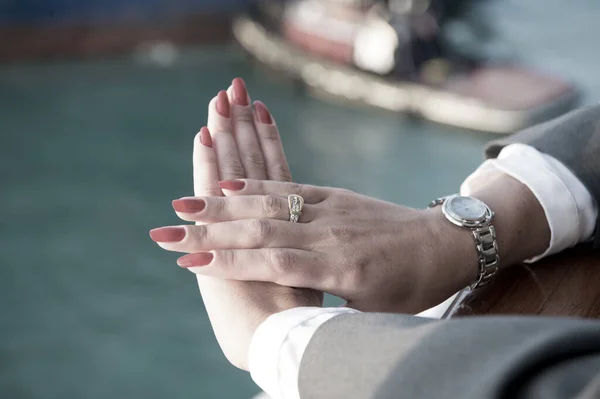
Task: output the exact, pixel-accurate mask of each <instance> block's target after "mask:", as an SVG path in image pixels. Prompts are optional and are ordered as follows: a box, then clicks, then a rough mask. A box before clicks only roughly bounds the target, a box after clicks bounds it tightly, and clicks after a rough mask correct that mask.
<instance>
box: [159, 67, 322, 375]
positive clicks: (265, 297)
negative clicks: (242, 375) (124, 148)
mask: <svg viewBox="0 0 600 399" xmlns="http://www.w3.org/2000/svg"><path fill="white" fill-rule="evenodd" d="M208 127H209V128H208V129H207V128H205V127H204V128H202V129H201V131H200V133H198V135H196V138H195V139H194V154H193V167H194V192H195V195H197V196H205V197H204V198H206V199H207V200H209V199H215V198H218V197H215V196H220V195H222V193H221V189H220V188H219V185H218V182H219V180H222V179H238V178H244V177H249V178H255V179H274V180H286V181H289V180H291V175H290V172H289V168H288V165H287V161H286V159H285V155H284V153H283V149H282V147H281V141H280V138H279V132H278V130H277V126H276V125H275V124H274V123H273V120H272V118H271V116H270V114H269V111H268V110H267V109H266V107H265V106H264V105H263V104H262V103H260V102H256V103H255V104H254V112H253V109H252V106H251V105H250V98H249V96H248V93H247V91H246V88H245V85H244V82H243V81H242V80H241V79H239V78H238V79H234V81H233V84H232V86H230V87H229V90H228V91H227V93H226V92H225V91H221V92H220V93H219V94H218V96H217V97H215V98H213V99H212V101H211V102H210V104H209V110H208ZM185 204H186V202H185V201H180V202H179V205H177V203H175V204H174V206H175V207H176V208H177V207H178V206H185ZM197 222H198V223H205V222H206V221H201V220H198V221H197ZM185 228H186V229H187V228H196V227H194V226H186V227H185ZM197 228H198V229H202V228H203V226H197ZM178 231H179V232H181V231H183V230H177V229H175V230H173V229H169V228H167V229H155V230H153V231H151V233H150V235H151V237H152V239H153V240H155V241H157V242H159V244H160V245H161V246H163V247H168V246H170V245H172V243H170V242H169V241H173V240H174V239H175V238H176V237H177V234H178ZM239 266H240V267H245V268H249V269H254V268H257V269H259V268H261V267H262V265H260V264H256V263H252V262H244V263H240V264H239ZM198 285H199V287H200V291H201V293H202V298H203V300H204V304H205V307H206V310H207V313H208V315H209V317H210V320H211V324H212V326H213V330H214V332H215V335H216V337H217V340H218V341H219V344H220V346H221V348H222V350H223V352H224V354H225V356H226V357H227V358H228V359H229V361H230V362H231V363H232V364H233V365H235V366H237V367H239V368H242V369H247V368H248V365H247V362H248V359H247V358H248V348H249V345H250V341H251V339H252V336H253V334H254V331H255V330H256V328H257V327H258V325H260V323H261V322H262V321H264V320H265V319H266V318H267V317H268V316H270V315H271V314H273V313H277V312H280V311H283V310H286V309H290V308H293V307H298V306H321V304H322V298H323V296H322V293H318V292H316V291H313V290H306V289H294V288H290V287H284V286H280V285H276V284H271V283H263V282H242V281H227V280H221V279H215V278H212V277H205V276H201V275H198Z"/></svg>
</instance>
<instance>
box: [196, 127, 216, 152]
mask: <svg viewBox="0 0 600 399" xmlns="http://www.w3.org/2000/svg"><path fill="white" fill-rule="evenodd" d="M198 136H199V137H198V139H199V140H200V143H202V144H203V145H204V146H205V147H208V148H212V146H213V142H212V137H211V136H210V131H209V130H208V128H207V127H206V126H202V128H201V129H200V133H199V134H198Z"/></svg>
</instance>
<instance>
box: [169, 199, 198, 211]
mask: <svg viewBox="0 0 600 399" xmlns="http://www.w3.org/2000/svg"><path fill="white" fill-rule="evenodd" d="M172 204H173V209H175V211H177V212H183V213H196V212H200V211H202V210H204V208H205V207H206V202H205V201H204V200H201V199H198V198H181V199H176V200H173V202H172Z"/></svg>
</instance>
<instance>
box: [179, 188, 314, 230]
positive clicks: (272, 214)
mask: <svg viewBox="0 0 600 399" xmlns="http://www.w3.org/2000/svg"><path fill="white" fill-rule="evenodd" d="M173 209H175V212H177V216H179V217H180V218H181V219H183V220H186V221H189V222H203V224H205V223H218V222H228V221H233V220H240V219H276V220H285V221H289V220H290V211H289V204H288V199H287V198H285V197H279V196H275V195H241V196H237V197H203V198H197V197H185V198H180V199H177V200H174V201H173ZM316 212H317V209H316V208H315V205H311V204H306V205H304V207H303V208H302V214H301V215H300V220H299V222H300V223H309V222H311V221H312V220H313V219H314V216H315V214H316Z"/></svg>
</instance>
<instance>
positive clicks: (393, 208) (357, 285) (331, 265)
mask: <svg viewBox="0 0 600 399" xmlns="http://www.w3.org/2000/svg"><path fill="white" fill-rule="evenodd" d="M220 187H221V188H222V189H223V192H224V193H225V195H226V197H220V198H219V197H200V198H195V199H192V198H189V199H188V200H190V201H196V202H197V203H198V204H202V206H203V210H202V211H200V212H195V213H187V212H178V215H179V216H180V217H181V218H182V219H184V220H189V221H197V222H198V221H199V222H203V223H211V224H205V225H202V226H191V225H186V226H183V227H184V229H185V236H184V237H182V239H181V240H179V241H177V242H170V243H164V244H161V246H162V247H163V248H165V249H168V250H172V251H179V252H188V253H191V254H190V255H186V256H183V257H182V258H180V259H179V260H178V264H179V265H180V266H182V267H186V268H188V269H189V270H191V271H193V272H194V273H197V274H200V275H205V276H213V277H219V278H223V279H234V280H248V281H269V282H274V283H277V284H281V285H285V286H291V287H305V288H313V289H315V290H319V291H325V292H328V293H331V294H334V295H337V296H340V297H342V298H344V299H346V300H347V301H348V306H351V307H354V308H357V309H360V310H364V311H388V312H417V311H420V310H424V309H426V308H428V307H430V306H433V305H435V304H437V303H439V302H441V301H442V300H444V299H446V298H447V297H448V296H450V295H452V294H453V293H454V292H456V291H458V290H459V289H461V288H464V287H465V286H467V285H468V284H469V283H470V282H471V281H473V280H474V279H475V277H476V276H477V259H476V257H475V254H474V251H473V243H472V238H471V237H470V235H469V234H468V232H465V231H463V230H462V229H458V228H455V227H454V226H452V225H451V224H450V223H448V222H447V221H446V220H444V219H443V215H442V214H441V212H440V210H439V208H438V209H428V210H419V209H412V208H408V207H404V206H400V205H396V204H392V203H389V202H384V201H380V200H377V199H374V198H370V197H366V196H363V195H359V194H356V193H354V192H351V191H348V190H343V189H336V188H327V187H315V186H309V185H300V184H296V183H284V182H274V181H261V180H250V179H237V180H232V181H222V182H220ZM289 194H298V195H301V196H302V197H303V198H304V200H305V204H304V208H303V210H302V215H301V217H300V221H299V223H291V222H290V221H289V210H288V199H287V196H288V195H289ZM445 238H447V239H448V240H451V242H452V245H448V244H447V242H444V239H445ZM208 251H210V252H208ZM245 265H252V267H248V266H245ZM457 266H458V267H457Z"/></svg>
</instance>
